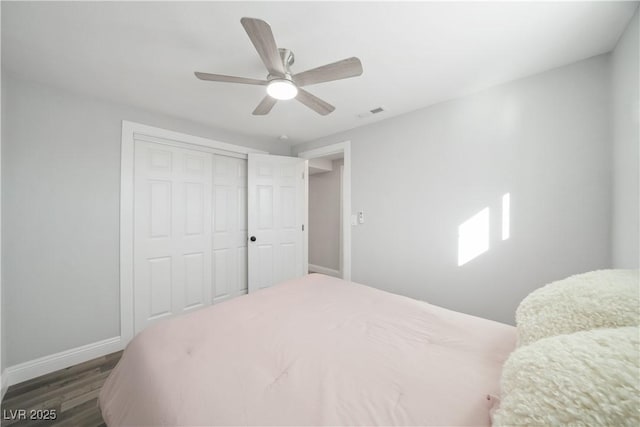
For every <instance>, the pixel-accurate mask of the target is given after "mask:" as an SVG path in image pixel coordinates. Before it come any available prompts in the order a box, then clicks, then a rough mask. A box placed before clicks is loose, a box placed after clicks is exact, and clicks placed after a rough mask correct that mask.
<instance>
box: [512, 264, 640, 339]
mask: <svg viewBox="0 0 640 427" xmlns="http://www.w3.org/2000/svg"><path fill="white" fill-rule="evenodd" d="M639 324H640V278H639V275H638V270H598V271H592V272H589V273H584V274H577V275H575V276H571V277H569V278H567V279H564V280H559V281H557V282H553V283H550V284H548V285H546V286H543V287H542V288H540V289H537V290H535V291H533V292H532V293H530V294H529V295H528V296H527V297H526V298H525V299H523V300H522V302H521V303H520V305H519V306H518V309H517V310H516V325H517V331H518V345H519V346H520V345H525V344H529V343H532V342H534V341H536V340H539V339H540V338H544V337H550V336H554V335H560V334H570V333H572V332H577V331H586V330H589V329H596V328H616V327H622V326H637V325H639Z"/></svg>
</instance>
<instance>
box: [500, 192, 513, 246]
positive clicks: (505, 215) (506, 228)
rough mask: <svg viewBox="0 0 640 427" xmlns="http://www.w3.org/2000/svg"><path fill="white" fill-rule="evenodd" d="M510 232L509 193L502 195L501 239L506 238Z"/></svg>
mask: <svg viewBox="0 0 640 427" xmlns="http://www.w3.org/2000/svg"><path fill="white" fill-rule="evenodd" d="M510 233H511V194H510V193H506V194H505V195H503V196H502V240H507V239H508V238H509V235H510Z"/></svg>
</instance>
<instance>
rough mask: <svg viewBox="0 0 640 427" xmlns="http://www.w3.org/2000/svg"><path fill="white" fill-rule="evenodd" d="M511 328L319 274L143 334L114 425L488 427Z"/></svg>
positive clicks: (109, 415)
mask: <svg viewBox="0 0 640 427" xmlns="http://www.w3.org/2000/svg"><path fill="white" fill-rule="evenodd" d="M515 345H516V333H515V328H514V327H512V326H508V325H504V324H501V323H497V322H493V321H490V320H486V319H481V318H478V317H473V316H470V315H467V314H463V313H459V312H455V311H451V310H447V309H444V308H441V307H437V306H434V305H431V304H428V303H426V302H422V301H417V300H413V299H411V298H407V297H403V296H399V295H394V294H391V293H388V292H384V291H381V290H377V289H374V288H371V287H367V286H364V285H360V284H356V283H352V282H347V281H344V280H341V279H336V278H333V277H329V276H325V275H321V274H311V275H309V276H306V277H303V278H301V279H296V280H292V281H288V282H285V283H282V284H279V285H276V286H274V287H271V288H268V289H264V290H261V291H258V292H255V293H252V294H250V295H246V296H242V297H239V298H236V299H233V300H230V301H227V302H224V303H221V304H218V305H215V306H212V307H209V308H206V309H202V310H200V311H197V312H193V313H189V314H187V315H182V316H178V317H176V318H173V319H170V320H166V321H163V322H161V323H158V324H155V325H153V326H151V327H149V328H147V329H145V330H144V331H142V332H141V333H140V334H138V335H137V336H136V337H135V338H134V339H133V340H132V341H131V342H130V343H129V345H128V346H127V348H126V350H125V351H124V353H123V356H122V359H121V360H120V362H119V363H118V365H117V366H116V368H115V369H114V370H113V372H112V373H111V375H110V376H109V378H108V379H107V381H106V382H105V384H104V387H103V388H102V390H101V392H100V396H99V404H100V408H101V410H102V415H103V418H104V420H105V422H106V423H107V425H109V426H122V425H154V426H156V425H157V426H159V425H172V426H177V425H180V426H183V425H283V426H287V425H297V426H306V425H423V426H424V425H438V426H463V425H464V426H468V425H474V426H482V425H490V424H491V421H490V415H489V414H490V409H491V405H492V400H491V399H488V396H489V395H497V394H498V393H499V389H500V386H499V382H500V374H501V370H502V366H503V364H504V362H505V360H506V359H507V357H508V356H509V354H510V353H511V352H512V351H513V349H514V348H515Z"/></svg>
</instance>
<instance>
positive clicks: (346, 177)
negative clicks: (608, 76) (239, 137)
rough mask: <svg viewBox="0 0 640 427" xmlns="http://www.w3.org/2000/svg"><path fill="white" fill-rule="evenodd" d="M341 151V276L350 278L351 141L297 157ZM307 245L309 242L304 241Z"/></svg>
mask: <svg viewBox="0 0 640 427" xmlns="http://www.w3.org/2000/svg"><path fill="white" fill-rule="evenodd" d="M339 153H342V156H343V159H344V168H343V171H342V200H341V206H342V215H341V217H342V260H341V261H342V278H343V279H344V280H351V223H352V221H351V141H344V142H339V143H337V144H331V145H325V146H324V147H320V148H315V149H313V150H307V151H302V152H300V153H298V157H301V158H303V159H307V160H311V159H316V158H318V157H325V156H329V155H332V154H339ZM308 196H309V190H308V188H307V195H306V199H307V211H308V210H309V197H308ZM305 246H307V247H308V246H309V242H308V240H307V242H306V243H305Z"/></svg>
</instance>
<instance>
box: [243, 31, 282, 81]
mask: <svg viewBox="0 0 640 427" xmlns="http://www.w3.org/2000/svg"><path fill="white" fill-rule="evenodd" d="M240 22H241V23H242V26H243V27H244V30H245V31H246V32H247V34H248V35H249V38H250V39H251V43H253V46H254V47H255V48H256V50H257V51H258V55H260V59H262V62H263V63H264V65H265V67H267V70H268V71H269V74H273V75H276V76H280V77H282V76H284V71H285V70H284V64H283V63H282V59H281V58H280V53H279V52H278V46H276V41H275V39H274V38H273V33H272V32H271V27H270V26H269V24H267V23H266V22H264V21H263V20H261V19H255V18H242V19H241V20H240Z"/></svg>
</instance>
